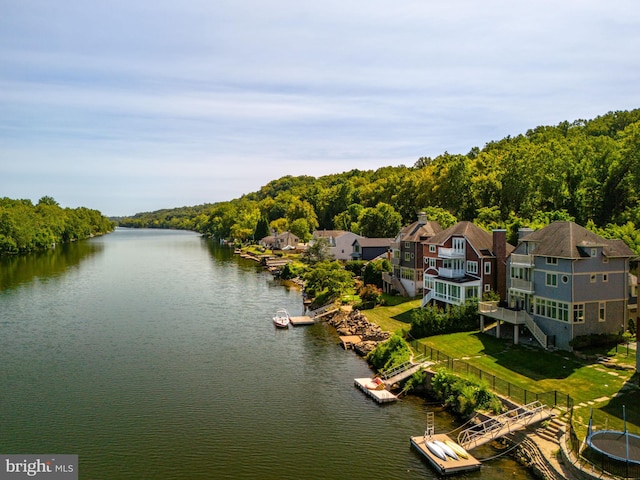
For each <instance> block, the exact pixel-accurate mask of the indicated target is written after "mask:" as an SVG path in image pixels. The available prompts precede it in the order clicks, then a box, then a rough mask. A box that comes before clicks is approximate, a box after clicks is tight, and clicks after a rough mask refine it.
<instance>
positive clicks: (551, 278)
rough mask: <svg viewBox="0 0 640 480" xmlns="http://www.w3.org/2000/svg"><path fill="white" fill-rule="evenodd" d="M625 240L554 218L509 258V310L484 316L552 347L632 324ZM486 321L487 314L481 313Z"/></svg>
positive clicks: (631, 254)
mask: <svg viewBox="0 0 640 480" xmlns="http://www.w3.org/2000/svg"><path fill="white" fill-rule="evenodd" d="M633 257H635V254H634V252H633V251H632V250H631V249H630V248H629V247H628V246H627V245H626V244H625V243H624V242H623V241H622V240H608V239H605V238H603V237H600V236H599V235H596V234H595V233H593V232H591V231H589V230H587V229H586V228H583V227H581V226H579V225H577V224H576V223H573V222H554V223H552V224H550V225H548V226H546V227H545V228H542V229H540V230H538V231H535V232H532V233H529V234H527V235H525V236H523V237H522V238H521V239H520V242H519V244H518V246H517V247H516V249H515V250H514V251H513V253H512V254H511V255H510V256H509V257H508V258H507V302H508V307H509V308H508V309H501V308H497V307H496V306H493V307H491V306H487V305H486V304H483V305H482V306H481V307H480V313H481V315H485V316H488V317H491V318H495V319H497V320H498V325H499V324H500V322H501V321H505V322H508V323H513V324H515V325H516V328H515V329H514V342H516V343H517V340H518V329H519V328H520V327H519V326H520V325H524V326H526V327H527V328H528V329H529V331H530V332H531V333H532V334H533V336H534V337H535V338H536V339H537V340H538V342H540V343H541V344H542V346H544V347H545V348H546V347H552V346H554V347H556V348H559V349H562V350H571V346H570V342H571V340H572V339H574V338H576V337H579V336H582V335H590V334H610V333H619V332H622V331H624V330H625V329H626V328H627V320H628V301H629V261H630V259H631V258H633ZM481 321H482V317H481Z"/></svg>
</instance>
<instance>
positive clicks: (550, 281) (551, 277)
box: [545, 273, 558, 287]
mask: <svg viewBox="0 0 640 480" xmlns="http://www.w3.org/2000/svg"><path fill="white" fill-rule="evenodd" d="M545 283H546V285H547V287H557V286H558V275H557V274H555V273H547V280H546V282H545Z"/></svg>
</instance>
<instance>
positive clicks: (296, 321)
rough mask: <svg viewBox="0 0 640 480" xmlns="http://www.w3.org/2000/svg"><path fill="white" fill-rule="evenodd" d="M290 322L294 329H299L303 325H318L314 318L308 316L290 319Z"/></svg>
mask: <svg viewBox="0 0 640 480" xmlns="http://www.w3.org/2000/svg"><path fill="white" fill-rule="evenodd" d="M289 322H290V323H291V325H293V326H294V327H299V326H301V325H313V324H314V323H316V321H315V320H314V319H313V318H311V317H309V316H307V315H302V316H300V317H289Z"/></svg>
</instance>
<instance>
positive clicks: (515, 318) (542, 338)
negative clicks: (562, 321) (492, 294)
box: [478, 302, 549, 348]
mask: <svg viewBox="0 0 640 480" xmlns="http://www.w3.org/2000/svg"><path fill="white" fill-rule="evenodd" d="M478 312H479V313H480V314H481V315H486V316H487V317H490V318H495V319H496V320H502V321H503V322H507V323H511V324H514V325H525V326H526V327H527V328H528V329H529V331H530V332H531V334H532V335H533V336H534V338H535V339H536V340H537V341H538V343H539V344H540V345H541V346H542V347H543V348H547V347H548V346H549V337H548V336H547V335H546V334H545V333H544V332H543V331H542V329H541V328H540V327H539V326H538V325H537V324H536V322H535V321H534V320H533V318H532V317H531V315H529V314H528V313H527V312H525V311H524V310H511V309H508V308H502V307H498V306H497V305H496V302H478Z"/></svg>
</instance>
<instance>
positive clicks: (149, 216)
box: [120, 109, 640, 253]
mask: <svg viewBox="0 0 640 480" xmlns="http://www.w3.org/2000/svg"><path fill="white" fill-rule="evenodd" d="M639 195H640V109H635V110H631V111H617V112H609V113H607V114H605V115H602V116H599V117H596V118H594V119H592V120H576V121H573V122H568V121H564V122H561V123H560V124H558V125H556V126H539V127H536V128H533V129H531V130H528V131H527V132H526V133H524V134H520V135H517V136H515V137H511V136H508V137H505V138H503V139H502V140H498V141H491V142H489V143H487V144H486V145H485V146H484V147H483V148H478V147H474V148H473V149H472V150H471V151H470V152H468V153H467V154H466V155H463V154H450V153H448V152H445V153H443V154H441V155H439V156H437V157H436V158H430V157H422V158H419V159H418V160H417V161H416V162H415V164H414V165H413V166H405V165H400V166H395V167H394V166H389V167H383V168H379V169H377V170H351V171H348V172H344V173H338V174H332V175H326V176H322V177H319V178H315V177H311V176H295V177H294V176H285V177H282V178H279V179H277V180H273V181H271V182H269V183H267V184H266V185H265V186H263V187H262V188H261V189H260V190H258V191H256V192H252V193H248V194H245V195H243V196H242V197H240V198H237V199H234V200H231V201H226V202H220V203H214V204H207V205H200V206H194V207H183V208H175V209H167V210H161V211H156V212H147V213H140V214H137V215H135V216H133V217H128V218H124V219H121V221H120V224H121V225H124V226H132V227H160V228H179V229H189V230H195V231H198V232H201V233H203V234H207V235H211V236H214V237H218V238H225V239H236V240H239V241H250V240H259V239H260V238H262V237H264V236H266V235H268V234H270V233H271V232H282V231H285V230H289V231H291V232H293V233H294V234H296V235H297V236H298V237H300V238H301V239H303V240H308V239H309V238H310V236H311V233H312V232H313V231H314V230H315V229H340V230H348V231H352V232H355V233H359V234H361V235H364V236H367V237H393V236H395V235H396V234H397V232H398V231H399V230H400V228H401V226H402V225H405V224H408V223H410V222H412V221H414V220H415V218H416V215H417V213H418V212H419V211H426V212H427V213H428V214H429V216H430V217H431V218H432V219H434V220H437V221H439V222H440V223H441V225H442V226H443V227H445V228H446V227H447V226H449V225H452V224H454V223H455V222H457V221H462V220H469V221H472V222H474V223H476V224H477V225H479V226H481V227H483V228H486V229H488V230H490V229H492V228H507V229H508V232H509V233H508V235H509V240H510V241H512V243H515V239H516V235H517V230H518V228H520V227H524V226H529V227H533V228H537V227H540V226H543V225H545V224H547V223H549V222H551V221H554V220H559V219H560V220H573V221H575V222H577V223H578V224H580V225H584V226H586V227H587V228H589V229H591V230H593V231H596V232H597V233H598V234H600V235H603V236H605V237H609V238H622V239H623V240H624V241H625V242H626V243H627V244H628V245H629V246H630V247H631V248H633V249H634V250H635V251H636V252H638V253H640V234H639V233H638V232H639V231H640V207H639V202H638V200H639Z"/></svg>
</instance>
